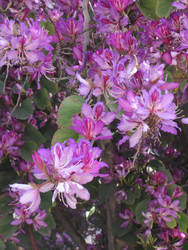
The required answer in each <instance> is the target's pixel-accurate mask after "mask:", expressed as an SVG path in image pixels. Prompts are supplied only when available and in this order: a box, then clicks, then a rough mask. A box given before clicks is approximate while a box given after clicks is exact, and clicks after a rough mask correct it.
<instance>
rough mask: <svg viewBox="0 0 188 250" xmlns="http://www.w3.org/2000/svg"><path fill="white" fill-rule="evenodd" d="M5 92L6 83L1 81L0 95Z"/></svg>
mask: <svg viewBox="0 0 188 250" xmlns="http://www.w3.org/2000/svg"><path fill="white" fill-rule="evenodd" d="M3 90H4V82H3V81H1V80H0V94H2V93H3Z"/></svg>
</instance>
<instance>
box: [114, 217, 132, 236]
mask: <svg viewBox="0 0 188 250" xmlns="http://www.w3.org/2000/svg"><path fill="white" fill-rule="evenodd" d="M123 222H124V221H122V220H121V219H120V218H118V219H117V221H116V222H115V223H113V225H112V233H113V235H114V236H116V237H122V236H124V235H125V234H127V233H129V232H130V231H131V230H132V227H133V224H132V223H129V224H128V225H127V226H126V227H121V224H123Z"/></svg>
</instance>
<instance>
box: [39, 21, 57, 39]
mask: <svg viewBox="0 0 188 250" xmlns="http://www.w3.org/2000/svg"><path fill="white" fill-rule="evenodd" d="M40 26H41V27H44V28H45V29H46V30H47V31H48V34H49V35H52V36H53V35H54V34H55V27H54V25H53V23H51V22H41V23H40Z"/></svg>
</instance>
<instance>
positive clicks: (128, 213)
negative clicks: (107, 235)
mask: <svg viewBox="0 0 188 250" xmlns="http://www.w3.org/2000/svg"><path fill="white" fill-rule="evenodd" d="M119 216H120V218H122V219H123V220H125V222H123V223H122V224H121V227H127V226H128V225H129V223H130V222H136V220H135V219H134V217H135V215H134V214H133V213H132V212H131V211H130V210H129V209H125V210H124V213H123V214H122V213H119Z"/></svg>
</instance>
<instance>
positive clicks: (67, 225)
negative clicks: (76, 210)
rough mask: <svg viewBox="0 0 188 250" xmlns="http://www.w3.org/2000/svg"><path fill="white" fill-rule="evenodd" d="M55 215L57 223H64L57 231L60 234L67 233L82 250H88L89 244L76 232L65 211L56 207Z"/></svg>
mask: <svg viewBox="0 0 188 250" xmlns="http://www.w3.org/2000/svg"><path fill="white" fill-rule="evenodd" d="M53 214H54V217H55V218H56V220H57V221H59V222H62V225H61V224H60V226H59V227H58V228H57V230H58V231H60V232H63V231H65V232H66V233H67V234H69V235H70V237H71V238H72V240H73V241H74V242H75V243H76V245H77V246H78V247H79V249H80V250H87V244H86V242H85V240H84V238H83V237H82V235H81V234H80V233H79V232H77V231H76V229H75V228H74V226H73V225H72V223H71V222H70V221H69V220H68V219H67V218H66V217H65V215H64V211H63V209H61V207H58V206H56V207H55V208H54V209H53Z"/></svg>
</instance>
